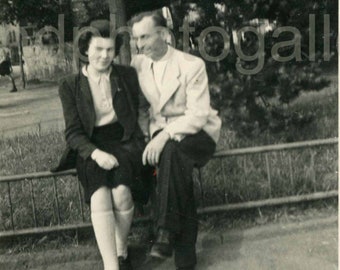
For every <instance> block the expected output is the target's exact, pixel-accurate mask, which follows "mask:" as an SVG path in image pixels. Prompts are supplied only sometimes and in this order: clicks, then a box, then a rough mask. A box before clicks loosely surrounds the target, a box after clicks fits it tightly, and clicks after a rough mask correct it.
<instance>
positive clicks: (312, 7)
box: [171, 0, 338, 134]
mask: <svg viewBox="0 0 340 270" xmlns="http://www.w3.org/2000/svg"><path fill="white" fill-rule="evenodd" d="M193 2H194V3H193ZM337 10H338V3H337V1H332V0H324V1H308V2H305V1H293V0H283V1H282V0H280V1H279V0H245V1H236V0H221V1H204V0H197V1H192V2H185V1H177V2H176V3H173V5H172V6H171V11H172V14H173V18H174V21H175V22H176V23H177V24H176V25H175V27H174V32H175V36H176V37H178V38H177V44H178V47H180V48H183V40H182V36H183V34H182V33H180V32H179V31H178V29H179V26H180V25H182V24H183V21H184V20H187V21H189V23H190V26H192V27H194V29H195V30H194V31H193V32H191V34H190V35H191V39H190V40H191V44H190V45H191V46H190V48H191V53H193V54H197V55H200V53H199V51H198V48H199V40H198V38H199V36H200V33H202V31H203V30H204V29H205V28H207V27H209V26H212V25H214V26H218V27H222V28H223V29H224V30H225V31H226V32H227V33H228V36H229V38H230V49H229V53H228V55H227V57H225V58H224V59H222V60H219V61H216V62H211V61H206V65H207V71H208V75H209V79H210V91H211V95H212V99H213V102H214V105H215V106H216V107H217V108H218V109H220V111H221V113H222V115H223V117H224V119H225V121H226V122H227V123H228V124H229V125H231V126H232V127H233V128H234V129H236V130H238V131H239V132H240V133H243V134H251V133H253V132H255V133H258V132H261V131H263V130H270V131H273V132H276V131H282V130H285V129H287V128H289V127H290V126H291V125H298V126H301V125H304V124H307V123H310V122H311V120H312V119H313V117H314V115H313V112H311V113H309V114H308V115H306V114H304V115H301V114H300V113H298V112H294V111H289V110H287V104H289V103H291V102H292V101H293V100H294V99H295V98H296V97H298V96H299V95H300V93H301V92H302V91H313V90H316V91H317V90H321V89H323V88H324V87H325V86H327V85H328V84H329V82H328V81H327V80H326V79H325V78H323V77H322V72H321V71H322V69H321V67H322V65H323V64H325V61H324V59H323V49H324V48H323V44H324V41H323V36H325V33H324V23H323V20H324V15H325V14H329V16H330V25H331V27H330V44H331V54H332V56H333V58H336V57H337V54H336V53H335V51H336V38H337ZM310 14H315V21H316V24H315V61H310V59H309V35H310V34H312V33H311V28H310V23H309V15H310ZM266 25H267V26H268V27H267V28H266V27H265V26H266ZM245 26H253V27H255V28H257V29H258V31H259V33H258V35H263V40H264V48H263V53H264V65H263V68H262V69H261V70H260V71H259V72H257V73H255V74H253V75H249V74H244V73H242V72H239V71H238V70H237V68H236V67H237V65H241V66H242V67H243V68H244V69H247V70H251V69H253V68H254V67H255V66H256V65H257V64H258V59H255V60H254V61H244V60H243V59H242V57H239V55H238V53H237V50H236V48H235V45H237V43H239V44H240V47H241V49H242V51H243V52H244V54H245V55H254V54H255V53H256V52H257V51H258V50H259V48H260V47H259V46H260V44H259V42H260V41H259V40H260V38H259V36H256V35H255V34H254V33H251V32H245V33H243V38H242V39H241V40H235V32H236V31H238V30H239V29H241V28H242V27H245ZM283 26H293V27H295V28H296V29H298V32H299V33H300V38H301V59H300V60H297V59H292V60H290V61H285V62H278V61H276V60H275V59H274V58H273V55H272V51H271V50H272V48H273V46H274V45H275V44H277V43H278V42H282V41H291V40H292V38H293V35H292V33H290V32H282V33H281V34H280V35H279V36H278V37H277V38H274V37H273V32H274V31H275V29H277V28H278V27H283ZM261 27H262V28H261ZM261 29H262V30H261ZM263 29H265V31H263ZM261 31H262V32H261ZM203 44H204V50H205V51H206V52H207V53H208V55H211V56H218V55H220V54H221V52H222V50H223V48H224V47H225V44H224V41H223V39H222V37H221V35H220V34H218V33H216V32H215V33H210V34H209V35H207V36H206V37H205V39H204V42H203ZM278 52H279V54H280V56H290V55H292V54H293V53H294V46H286V47H284V48H281V49H280V50H279V51H278ZM333 60H334V59H333Z"/></svg>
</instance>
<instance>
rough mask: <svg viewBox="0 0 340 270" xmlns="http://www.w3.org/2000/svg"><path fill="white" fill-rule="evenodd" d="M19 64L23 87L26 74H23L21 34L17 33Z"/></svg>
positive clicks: (24, 86)
mask: <svg viewBox="0 0 340 270" xmlns="http://www.w3.org/2000/svg"><path fill="white" fill-rule="evenodd" d="M19 65H20V73H21V81H22V87H23V88H24V89H25V88H26V76H25V70H24V63H23V50H22V36H21V34H19Z"/></svg>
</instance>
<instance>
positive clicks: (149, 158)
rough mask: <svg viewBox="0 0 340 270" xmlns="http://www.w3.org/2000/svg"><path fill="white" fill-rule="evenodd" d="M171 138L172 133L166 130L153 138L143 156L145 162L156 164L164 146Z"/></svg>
mask: <svg viewBox="0 0 340 270" xmlns="http://www.w3.org/2000/svg"><path fill="white" fill-rule="evenodd" d="M169 139H170V135H169V134H168V133H167V132H165V131H164V130H163V131H161V132H160V133H159V134H158V135H157V136H156V137H155V138H153V139H152V140H151V141H150V142H149V143H148V145H147V146H146V147H145V150H144V153H143V157H142V160H143V164H144V165H146V164H147V163H148V164H150V165H151V166H156V165H157V164H158V162H159V158H160V156H161V153H162V151H163V148H164V146H165V144H166V143H167V141H168V140H169Z"/></svg>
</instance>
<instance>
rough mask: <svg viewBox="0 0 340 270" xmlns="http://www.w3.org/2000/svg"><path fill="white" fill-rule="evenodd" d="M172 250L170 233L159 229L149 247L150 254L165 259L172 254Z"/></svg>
mask: <svg viewBox="0 0 340 270" xmlns="http://www.w3.org/2000/svg"><path fill="white" fill-rule="evenodd" d="M172 250H173V248H172V244H171V241H170V233H169V232H168V231H167V230H164V229H159V230H158V234H157V238H156V241H155V243H154V244H153V246H152V248H151V251H150V256H151V257H156V258H161V259H166V258H169V257H171V256H172Z"/></svg>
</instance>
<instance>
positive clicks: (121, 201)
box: [112, 185, 133, 211]
mask: <svg viewBox="0 0 340 270" xmlns="http://www.w3.org/2000/svg"><path fill="white" fill-rule="evenodd" d="M112 195H113V196H112V197H113V206H114V208H115V209H117V210H120V211H125V210H128V209H130V208H131V207H132V206H133V200H132V195H131V191H130V188H129V187H127V186H125V185H119V186H118V187H116V188H114V189H113V190H112Z"/></svg>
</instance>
